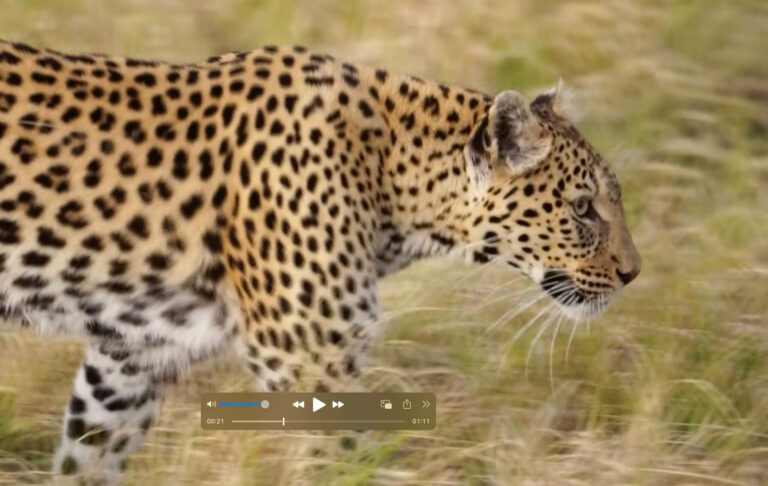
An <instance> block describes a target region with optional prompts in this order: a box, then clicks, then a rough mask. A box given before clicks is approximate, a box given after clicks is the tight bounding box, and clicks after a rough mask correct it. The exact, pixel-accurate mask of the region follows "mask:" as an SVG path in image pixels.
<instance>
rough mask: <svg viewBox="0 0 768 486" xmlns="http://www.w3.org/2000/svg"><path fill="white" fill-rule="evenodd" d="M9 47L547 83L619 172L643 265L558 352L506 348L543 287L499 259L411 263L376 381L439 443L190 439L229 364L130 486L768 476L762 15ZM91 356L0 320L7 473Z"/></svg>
mask: <svg viewBox="0 0 768 486" xmlns="http://www.w3.org/2000/svg"><path fill="white" fill-rule="evenodd" d="M0 37H2V38H4V39H6V40H18V41H24V42H27V43H30V44H33V45H37V46H46V47H53V48H56V49H59V50H64V51H82V52H94V51H96V52H104V53H108V54H114V55H131V56H137V57H145V58H153V59H162V60H171V61H178V62H181V61H197V60H202V59H204V58H206V57H207V56H209V55H213V54H219V53H223V52H227V51H233V50H249V49H252V48H256V47H259V46H261V45H264V44H302V45H306V46H309V47H311V48H312V49H314V50H317V51H321V52H327V53H330V54H333V55H335V56H336V57H338V58H341V59H345V60H349V61H353V62H357V63H364V64H368V65H373V66H377V67H383V68H387V69H389V70H392V71H399V72H405V73H410V74H414V75H418V76H420V77H424V78H433V79H437V80H440V81H443V82H446V83H448V84H456V85H462V86H467V87H473V88H476V89H479V90H482V91H485V92H488V93H491V94H494V93H496V92H498V91H501V90H503V89H516V90H519V91H521V92H522V93H524V94H525V95H526V96H529V97H533V96H535V95H536V94H537V93H539V92H541V91H544V90H547V89H549V88H550V87H551V86H552V85H554V83H555V82H556V81H557V79H558V78H559V77H562V78H563V79H564V80H565V82H566V84H567V85H568V86H570V87H571V89H572V90H573V92H574V94H575V98H576V103H577V107H578V108H579V111H580V112H581V120H580V122H579V127H580V128H581V130H582V132H583V133H584V134H585V135H586V136H587V138H588V139H589V140H590V141H591V142H592V143H593V145H595V146H596V147H597V148H598V149H599V150H600V151H601V152H602V153H603V155H604V156H605V158H606V159H607V160H609V161H610V163H611V164H612V166H613V167H614V168H615V170H616V172H617V173H618V174H619V177H620V179H621V181H622V183H623V188H624V203H625V206H626V210H627V217H628V221H629V225H630V228H631V230H632V232H633V234H634V238H635V242H636V244H637V246H638V248H639V250H640V252H641V254H642V256H643V260H644V269H643V272H642V273H641V274H640V277H639V279H638V280H637V281H636V282H635V283H633V284H632V285H630V286H629V287H628V288H627V290H626V292H625V293H624V296H623V297H622V298H621V299H620V300H619V301H618V302H617V303H616V304H614V306H613V307H612V308H611V309H610V310H609V311H608V312H607V313H606V314H605V315H604V316H603V317H602V318H601V319H599V320H598V321H596V322H592V323H591V325H590V326H589V327H590V329H587V326H586V325H583V326H580V327H579V328H578V329H576V330H575V331H576V332H575V334H574V335H573V338H572V342H571V343H570V350H569V352H567V347H568V344H569V340H570V336H571V332H572V330H573V327H572V324H571V323H567V324H565V325H564V326H563V327H562V328H560V329H559V331H560V332H559V335H558V336H557V339H556V340H554V342H553V332H552V329H549V330H547V332H546V333H544V334H543V335H542V336H540V337H541V339H539V340H538V342H535V341H536V340H535V339H534V338H535V337H536V335H537V333H538V328H537V327H536V326H535V325H534V326H533V327H532V329H531V330H529V331H528V332H526V333H524V334H522V336H521V337H520V338H519V339H516V340H515V339H514V338H515V333H516V332H518V330H520V329H521V328H522V326H523V325H524V324H525V323H526V322H529V320H530V319H531V318H532V317H534V316H535V315H536V313H537V312H538V309H539V307H537V306H536V305H534V306H532V307H530V308H529V309H528V310H526V311H525V312H523V313H522V314H520V315H518V316H516V317H514V319H511V320H510V319H509V317H510V312H509V311H510V309H512V308H514V307H516V306H522V305H525V304H526V303H528V302H529V301H530V298H531V297H532V296H534V295H535V294H533V293H526V292H525V291H522V292H520V289H524V288H526V284H525V283H524V282H520V281H519V280H516V278H515V276H514V275H513V274H512V273H511V272H510V271H508V270H507V269H501V268H499V269H494V268H492V267H469V266H464V264H462V263H458V262H442V261H430V262H424V263H420V264H418V265H415V266H413V267H411V268H409V269H408V270H406V271H404V272H402V273H400V274H398V275H396V276H394V277H392V278H389V279H388V280H385V281H384V283H383V285H382V304H383V307H384V310H385V311H386V312H385V317H387V319H388V320H389V324H388V328H387V331H386V332H385V333H384V334H383V336H382V338H381V339H379V340H378V341H377V342H376V343H375V346H374V348H373V351H372V354H371V359H370V366H369V368H368V370H367V372H366V375H365V381H366V383H367V385H368V388H369V389H371V390H384V389H387V390H414V391H415V390H424V391H434V392H435V393H437V396H438V418H439V420H438V426H437V429H436V430H435V431H433V432H428V433H412V432H409V433H405V432H403V433H382V434H376V435H372V436H371V437H370V438H369V439H368V440H366V441H362V442H361V444H360V447H359V448H358V449H357V450H355V451H350V452H347V453H345V455H344V456H343V457H341V458H330V459H329V458H322V457H315V456H313V455H312V454H311V452H310V450H309V449H308V448H306V447H304V446H303V444H304V443H306V442H307V441H306V438H305V437H304V436H303V435H302V434H300V433H295V434H282V433H281V434H269V433H250V432H217V433H213V432H204V431H202V430H201V429H200V427H199V408H198V406H199V405H198V397H199V394H200V393H201V392H203V391H210V390H218V391H236V390H245V389H248V387H249V384H250V382H249V379H248V376H247V374H246V373H245V372H244V371H242V369H241V366H240V364H239V363H238V362H237V361H236V360H234V359H232V358H231V357H227V356H224V357H222V359H220V360H218V361H216V362H212V363H208V364H205V365H202V366H199V367H198V368H196V369H195V370H194V372H193V373H192V375H191V376H190V377H189V379H188V381H187V383H186V384H184V385H182V386H177V387H175V388H173V389H172V390H171V391H170V393H169V396H168V399H167V401H166V403H165V410H164V413H163V414H162V415H161V418H160V422H159V424H158V426H157V427H155V428H154V429H153V430H152V432H151V433H150V435H149V439H148V443H147V445H146V446H145V447H144V448H143V449H142V450H141V452H139V453H138V454H136V455H135V456H133V457H132V459H131V460H130V462H129V464H128V470H127V473H126V481H125V484H128V485H146V484H153V485H154V484H159V485H162V484H168V485H173V484H205V485H224V484H226V485H238V484H242V485H250V484H265V485H271V484H296V483H299V482H304V483H306V484H344V485H365V484H435V485H507V484H512V485H525V486H533V485H547V486H550V485H623V484H626V485H630V484H631V485H721V484H724V485H766V484H768V62H766V60H768V58H766V48H768V4H766V2H764V1H763V0H754V1H750V0H741V1H733V2H723V1H721V0H681V1H663V0H607V1H589V0H582V1H571V2H568V1H554V0H498V1H496V0H453V1H448V0H418V1H416V0H412V1H410V0H401V1H396V0H336V1H334V0H216V1H210V0H114V1H109V2H107V1H103V0H61V1H58V0H47V1H46V0H0ZM81 352H82V347H81V344H80V343H78V342H76V341H73V340H68V339H65V338H56V339H40V338H38V337H37V336H36V335H34V333H30V332H22V331H20V330H18V329H13V328H8V327H4V328H2V330H0V484H24V483H44V482H46V481H49V480H50V477H49V476H47V471H48V469H49V467H50V464H51V456H52V453H53V451H54V449H55V447H56V443H57V442H58V436H59V431H60V427H61V419H62V414H63V411H64V409H65V406H66V403H67V400H68V395H69V390H70V386H71V382H72V379H73V377H74V373H75V370H76V368H77V366H78V363H79V361H80V358H81ZM527 358H530V359H529V362H528V364H527V366H526V360H527ZM566 358H567V359H566ZM526 368H527V370H526ZM315 466H322V467H315Z"/></svg>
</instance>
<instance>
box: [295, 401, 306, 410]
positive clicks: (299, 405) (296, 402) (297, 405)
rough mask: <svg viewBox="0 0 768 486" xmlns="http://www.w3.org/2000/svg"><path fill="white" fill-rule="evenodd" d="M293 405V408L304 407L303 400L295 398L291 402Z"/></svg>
mask: <svg viewBox="0 0 768 486" xmlns="http://www.w3.org/2000/svg"><path fill="white" fill-rule="evenodd" d="M293 406H294V408H304V400H302V401H298V400H296V401H295V402H293Z"/></svg>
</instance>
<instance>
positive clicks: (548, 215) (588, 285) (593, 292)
mask: <svg viewBox="0 0 768 486" xmlns="http://www.w3.org/2000/svg"><path fill="white" fill-rule="evenodd" d="M560 86H561V85H560V83H559V84H558V87H557V88H555V89H553V90H552V91H550V92H547V93H545V94H542V95H540V96H538V97H537V98H536V99H535V100H534V101H533V102H532V103H530V104H529V103H527V102H526V100H525V99H524V98H523V97H522V96H521V95H520V94H519V93H516V92H513V91H505V92H502V93H501V94H499V95H498V96H496V98H495V99H494V101H493V103H492V104H491V106H490V109H489V110H488V112H487V114H486V115H485V116H484V117H483V118H481V119H480V121H479V122H478V123H477V124H476V126H475V127H474V129H473V131H472V134H471V136H470V139H469V142H468V144H467V145H466V147H465V149H464V155H465V159H466V163H467V172H468V175H469V180H470V190H472V191H473V196H472V200H473V203H472V207H473V209H472V218H471V219H472V220H471V221H469V223H470V228H469V230H468V232H469V238H470V241H475V242H480V243H479V244H478V245H476V246H474V247H473V248H472V255H473V257H474V259H475V260H480V261H486V260H488V259H503V261H505V262H506V263H508V264H509V265H511V266H512V267H514V268H516V269H518V270H520V271H521V272H523V273H524V274H525V275H527V276H529V277H530V278H531V279H533V280H534V281H535V282H536V283H538V284H539V285H540V286H541V287H542V288H543V289H544V290H545V291H546V292H547V293H548V294H549V296H550V297H552V298H553V299H554V300H555V301H556V302H557V303H558V305H559V306H560V307H561V308H562V309H563V310H564V312H565V313H566V315H568V316H570V317H572V318H576V319H581V318H585V317H589V316H591V315H595V314H598V313H600V312H601V311H602V310H604V309H605V308H606V307H607V305H608V304H610V303H611V302H612V301H613V300H614V299H615V297H616V296H618V295H619V293H620V292H621V290H622V289H623V288H624V287H625V286H626V285H627V284H629V283H630V282H631V281H632V280H634V279H635V277H637V275H638V273H639V272H640V256H639V254H638V252H637V249H636V248H635V245H634V243H633V242H632V237H631V235H630V233H629V230H628V228H627V224H626V222H625V219H624V209H623V207H622V202H621V187H620V185H619V181H618V178H617V177H616V175H615V174H614V173H613V171H612V170H611V169H610V167H608V165H607V164H606V162H605V161H604V160H603V158H602V157H601V156H600V155H599V154H597V153H596V151H595V150H594V149H593V148H592V146H591V145H590V144H589V143H588V142H587V141H586V140H585V139H584V137H582V135H581V134H580V133H579V131H578V130H577V129H576V128H575V127H574V125H573V123H571V122H570V121H569V120H568V119H567V118H566V117H565V116H564V115H563V113H562V109H561V108H560V104H561V98H562V96H563V95H562V91H561V88H560Z"/></svg>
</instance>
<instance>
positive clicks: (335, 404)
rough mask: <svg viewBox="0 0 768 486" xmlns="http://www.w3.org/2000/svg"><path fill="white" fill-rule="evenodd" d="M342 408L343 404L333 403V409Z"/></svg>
mask: <svg viewBox="0 0 768 486" xmlns="http://www.w3.org/2000/svg"><path fill="white" fill-rule="evenodd" d="M343 406H344V402H337V401H336V400H334V401H333V404H332V407H333V408H341V407H343Z"/></svg>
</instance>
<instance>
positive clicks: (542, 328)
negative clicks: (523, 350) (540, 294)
mask: <svg viewBox="0 0 768 486" xmlns="http://www.w3.org/2000/svg"><path fill="white" fill-rule="evenodd" d="M556 317H557V313H556V312H550V314H549V315H548V316H547V318H546V319H545V320H544V322H542V323H541V324H540V325H539V331H538V332H537V333H536V335H535V336H534V337H533V341H531V344H530V346H529V347H528V354H526V356H525V375H524V376H525V381H528V363H529V362H530V361H531V356H533V351H534V349H535V348H536V344H537V343H538V342H539V339H541V336H543V335H544V333H545V332H546V330H547V329H549V326H550V325H551V324H552V321H554V320H555V318H556Z"/></svg>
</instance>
